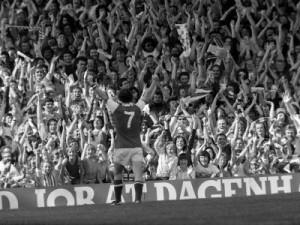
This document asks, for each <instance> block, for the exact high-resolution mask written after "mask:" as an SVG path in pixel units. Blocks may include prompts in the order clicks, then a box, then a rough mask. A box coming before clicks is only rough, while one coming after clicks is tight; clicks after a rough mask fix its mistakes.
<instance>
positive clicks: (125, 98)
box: [118, 88, 133, 103]
mask: <svg viewBox="0 0 300 225" xmlns="http://www.w3.org/2000/svg"><path fill="white" fill-rule="evenodd" d="M118 98H119V100H120V101H121V102H123V103H130V102H131V101H132V98H133V97H132V93H131V91H130V90H129V89H127V88H126V89H121V90H120V92H119V95H118Z"/></svg>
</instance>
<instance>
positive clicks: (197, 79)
mask: <svg viewBox="0 0 300 225" xmlns="http://www.w3.org/2000/svg"><path fill="white" fill-rule="evenodd" d="M0 21H1V26H0V30H1V36H0V48H1V49H0V87H1V92H0V147H1V161H0V185H1V187H2V188H7V187H49V186H56V185H63V184H88V183H102V182H111V180H112V176H113V175H112V173H111V171H112V167H113V166H112V158H113V157H112V156H113V150H114V139H115V137H114V135H115V133H114V128H113V127H114V126H113V123H114V122H115V123H117V122H118V121H111V120H110V115H109V111H108V110H107V109H106V107H105V102H104V101H103V100H102V99H101V97H100V95H98V91H97V90H99V89H100V90H105V91H107V92H110V94H111V95H115V96H117V93H118V91H119V90H120V89H123V88H128V89H130V91H131V92H132V94H133V96H134V102H137V101H138V99H139V97H140V96H141V93H142V92H143V89H147V88H153V90H154V91H153V93H152V96H151V99H150V101H149V102H147V105H146V107H145V108H144V110H143V118H141V121H142V122H141V135H140V136H141V141H142V144H143V148H144V155H145V179H146V180H162V179H164V180H165V179H166V180H167V179H169V180H176V179H194V178H201V177H232V176H256V175H259V174H277V173H295V172H297V171H298V170H299V165H300V158H299V156H300V139H299V135H300V117H299V113H300V103H299V97H300V92H299V90H300V79H299V75H300V67H299V65H300V3H298V1H297V0H264V1H259V0H235V1H234V0H131V1H129V0H112V1H111V0H48V1H43V0H13V1H12V0H3V1H1V9H0ZM124 172H125V173H124V179H128V180H130V179H131V168H130V167H126V168H125V169H124Z"/></svg>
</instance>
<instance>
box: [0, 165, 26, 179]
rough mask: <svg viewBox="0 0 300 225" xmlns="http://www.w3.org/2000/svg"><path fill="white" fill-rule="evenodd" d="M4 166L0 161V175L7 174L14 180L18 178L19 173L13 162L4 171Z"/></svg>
mask: <svg viewBox="0 0 300 225" xmlns="http://www.w3.org/2000/svg"><path fill="white" fill-rule="evenodd" d="M5 168H6V165H5V164H4V163H3V161H0V175H1V176H7V177H9V178H12V179H13V180H14V181H18V180H19V178H20V176H21V175H20V173H19V171H18V170H17V168H16V167H15V166H14V165H13V164H11V165H10V168H9V171H8V172H6V171H5Z"/></svg>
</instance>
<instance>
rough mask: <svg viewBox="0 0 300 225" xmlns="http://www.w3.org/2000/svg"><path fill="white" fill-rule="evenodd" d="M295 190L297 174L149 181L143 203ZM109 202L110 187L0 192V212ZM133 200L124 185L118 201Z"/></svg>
mask: <svg viewBox="0 0 300 225" xmlns="http://www.w3.org/2000/svg"><path fill="white" fill-rule="evenodd" d="M299 190H300V174H288V175H271V176H258V177H233V178H220V179H195V180H175V181H149V182H147V183H145V185H144V190H143V201H166V200H188V199H205V198H228V197H235V196H256V195H272V194H278V193H292V192H299ZM113 199H114V188H113V185H112V184H94V185H74V186H59V187H56V188H15V189H3V190H1V191H0V210H11V209H34V208H43V207H57V206H80V205H93V204H105V203H110V202H111V201H113ZM134 199H135V191H134V184H133V183H126V184H125V185H124V188H123V195H122V201H124V202H132V201H134Z"/></svg>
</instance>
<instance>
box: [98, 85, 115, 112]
mask: <svg viewBox="0 0 300 225" xmlns="http://www.w3.org/2000/svg"><path fill="white" fill-rule="evenodd" d="M95 93H96V94H97V95H98V96H99V97H100V98H102V99H103V100H104V101H106V106H107V109H108V110H109V111H110V112H111V113H113V112H114V111H115V110H116V109H117V107H118V105H119V104H118V103H117V102H115V101H114V99H113V97H114V93H113V91H112V90H105V88H104V87H101V86H100V87H96V88H95Z"/></svg>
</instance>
